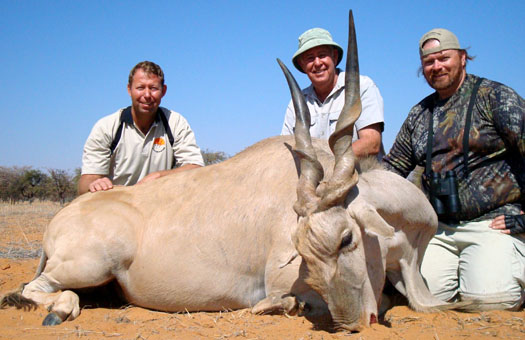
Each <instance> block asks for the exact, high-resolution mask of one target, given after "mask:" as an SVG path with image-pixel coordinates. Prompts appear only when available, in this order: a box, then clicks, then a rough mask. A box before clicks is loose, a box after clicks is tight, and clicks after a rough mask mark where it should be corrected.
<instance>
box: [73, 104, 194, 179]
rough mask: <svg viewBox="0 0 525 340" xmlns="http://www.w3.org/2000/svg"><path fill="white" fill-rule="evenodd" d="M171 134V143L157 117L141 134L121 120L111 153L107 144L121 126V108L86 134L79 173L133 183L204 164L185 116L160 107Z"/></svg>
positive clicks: (130, 124)
mask: <svg viewBox="0 0 525 340" xmlns="http://www.w3.org/2000/svg"><path fill="white" fill-rule="evenodd" d="M161 109H162V111H163V113H164V115H165V116H166V118H167V120H168V124H169V126H170V129H171V131H172V134H173V139H174V141H173V146H171V145H170V142H169V138H168V135H167V133H166V130H165V128H164V124H163V123H162V121H161V120H160V119H156V120H155V121H154V122H153V125H152V126H151V128H150V129H149V131H148V133H147V134H146V135H144V134H143V133H142V132H141V131H140V129H138V128H137V126H136V125H135V123H134V122H132V121H131V122H124V126H123V129H122V135H121V137H120V141H119V143H118V145H117V147H116V148H115V150H114V152H113V154H112V155H110V153H111V152H110V146H111V143H112V142H113V139H115V135H116V133H117V130H118V127H119V125H120V114H121V112H122V110H123V109H120V110H118V111H117V112H115V113H113V114H111V115H109V116H106V117H104V118H102V119H100V120H99V121H98V122H97V123H96V124H95V126H93V129H92V130H91V133H90V134H89V137H88V139H87V140H86V144H85V145H84V152H83V155H82V175H85V174H95V175H103V176H108V177H109V178H110V179H111V180H112V182H113V184H116V185H133V184H135V183H137V182H138V181H140V180H141V179H142V178H144V177H145V176H146V175H148V174H150V173H152V172H155V171H161V170H168V169H173V168H175V167H178V166H181V165H185V164H196V165H201V166H204V161H203V158H202V154H201V150H200V149H199V147H198V146H197V142H196V140H195V135H194V134H193V131H192V130H191V128H190V126H189V124H188V122H187V121H186V119H185V118H184V117H182V116H181V115H180V114H178V113H177V112H175V111H171V110H168V109H165V108H161Z"/></svg>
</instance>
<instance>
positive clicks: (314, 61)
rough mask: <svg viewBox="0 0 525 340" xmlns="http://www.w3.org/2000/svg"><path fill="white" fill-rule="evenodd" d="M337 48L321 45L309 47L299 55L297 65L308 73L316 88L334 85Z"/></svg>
mask: <svg viewBox="0 0 525 340" xmlns="http://www.w3.org/2000/svg"><path fill="white" fill-rule="evenodd" d="M337 58H338V55H337V50H336V49H335V48H332V47H330V46H326V45H321V46H317V47H314V48H311V49H309V50H307V51H306V52H304V53H303V54H301V56H300V57H299V60H298V62H299V66H301V68H302V69H303V71H304V72H305V73H306V75H308V78H310V81H311V82H312V84H313V85H314V87H315V88H316V89H318V88H326V87H332V88H333V86H335V83H336V77H335V61H336V60H337Z"/></svg>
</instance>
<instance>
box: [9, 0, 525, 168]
mask: <svg viewBox="0 0 525 340" xmlns="http://www.w3.org/2000/svg"><path fill="white" fill-rule="evenodd" d="M350 8H351V9H353V12H354V18H355V22H356V31H357V41H358V48H359V57H360V68H361V73H362V74H365V75H368V76H370V77H371V78H372V79H373V80H374V81H375V82H376V84H377V85H378V87H379V89H380V91H381V94H382V96H383V99H384V102H385V122H386V125H385V132H384V134H383V138H384V144H385V148H386V150H387V151H388V150H389V149H390V147H391V146H392V143H393V141H394V139H395V136H396V134H397V132H398V130H399V128H400V126H401V124H402V122H403V120H404V119H405V117H406V115H407V113H408V111H409V109H410V108H411V106H412V105H414V104H415V103H417V102H418V101H419V100H421V99H422V98H423V97H424V96H426V95H427V94H429V93H430V92H431V90H430V88H429V87H428V86H427V85H426V83H425V81H424V79H423V78H422V77H418V75H417V69H418V66H419V60H418V50H417V43H418V40H419V38H420V37H421V36H422V35H423V33H425V32H426V31H428V30H430V29H431V28H434V27H444V28H448V29H450V30H452V31H453V32H455V33H456V35H457V36H458V38H459V40H460V43H461V44H462V45H464V46H467V47H468V46H470V49H469V53H470V54H472V55H474V56H476V57H477V58H476V60H474V61H473V62H471V63H469V65H468V67H467V71H468V72H471V73H474V74H478V75H482V76H484V77H487V78H490V79H493V80H497V81H500V82H502V83H504V84H507V85H509V86H511V87H512V88H514V89H515V90H516V91H517V92H518V93H520V95H521V96H525V79H524V76H525V71H524V70H525V47H524V46H525V28H524V21H523V13H525V1H523V0H515V1H457V0H456V1H370V0H368V1H337V0H332V1H326V2H324V1H310V0H307V1H284V0H282V1H272V0H266V1H247V0H244V1H201V0H194V1H97V0H94V1H71V0H68V1H15V0H2V1H0V45H1V46H2V49H1V51H2V53H0V62H1V64H2V65H3V69H2V77H1V78H0V79H1V80H0V93H1V94H2V105H1V106H0V115H1V118H2V122H3V129H2V130H3V131H2V133H0V166H33V167H35V168H43V169H46V168H54V169H64V170H73V169H74V168H76V167H80V166H81V156H82V148H83V145H84V142H85V140H86V138H87V136H88V134H89V132H90V130H91V128H92V126H93V124H94V123H95V122H96V121H97V120H98V119H99V118H101V117H103V116H105V115H108V114H110V113H112V112H115V111H116V110H117V109H119V108H121V107H124V106H127V105H129V103H130V99H129V96H128V94H127V91H126V84H127V76H128V73H129V71H130V69H131V68H132V67H133V66H134V65H135V64H136V63H137V62H139V61H142V60H151V61H154V62H156V63H158V64H159V65H160V66H161V67H162V68H163V69H164V72H165V74H166V84H167V86H168V92H167V94H166V96H165V97H164V99H163V101H162V106H165V107H168V108H170V109H172V110H175V111H177V112H179V113H181V114H182V115H183V116H185V117H186V118H187V120H188V121H189V123H190V125H191V126H192V128H193V130H194V132H195V134H196V137H197V142H198V144H199V145H200V146H201V148H203V149H210V150H214V151H224V152H226V153H228V154H230V155H233V154H235V153H237V152H239V151H241V150H243V149H244V148H246V147H247V146H249V145H251V144H253V143H255V142H257V141H259V140H261V139H264V138H266V137H270V136H274V135H277V134H279V133H280V130H281V126H282V121H283V117H284V111H285V108H286V105H287V104H288V101H289V98H290V95H289V92H288V88H287V85H286V82H285V80H284V77H283V75H282V73H281V71H280V69H279V67H278V65H277V63H276V61H275V59H276V58H280V59H281V60H283V61H284V62H285V63H286V64H287V65H288V66H289V68H290V69H291V70H292V71H293V74H294V75H295V77H296V78H297V80H298V82H299V84H300V85H301V86H302V87H305V86H307V85H308V84H309V82H308V80H307V78H306V76H305V75H303V74H301V73H299V72H298V71H296V70H295V69H293V66H292V63H291V57H292V55H293V53H294V52H295V50H296V49H297V38H298V36H299V35H300V34H301V33H302V32H304V31H305V30H307V29H309V28H312V27H322V28H325V29H328V30H329V31H330V32H331V33H332V35H333V37H334V40H335V41H337V42H338V43H339V44H340V45H341V46H343V47H345V49H346V44H347V36H346V35H347V25H348V20H347V18H348V10H349V9H350ZM342 65H343V64H342Z"/></svg>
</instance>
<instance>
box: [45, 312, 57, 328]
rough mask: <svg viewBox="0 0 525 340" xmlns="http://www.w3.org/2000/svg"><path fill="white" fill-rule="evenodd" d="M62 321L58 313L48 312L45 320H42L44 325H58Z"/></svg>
mask: <svg viewBox="0 0 525 340" xmlns="http://www.w3.org/2000/svg"><path fill="white" fill-rule="evenodd" d="M61 323H62V319H61V318H60V317H59V316H58V315H57V314H56V313H53V312H51V313H49V314H47V316H46V318H45V319H44V321H42V326H56V325H60V324H61Z"/></svg>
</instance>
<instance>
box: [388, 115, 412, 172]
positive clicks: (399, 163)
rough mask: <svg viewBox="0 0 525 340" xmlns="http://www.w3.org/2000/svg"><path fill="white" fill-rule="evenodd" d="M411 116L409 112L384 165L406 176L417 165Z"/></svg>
mask: <svg viewBox="0 0 525 340" xmlns="http://www.w3.org/2000/svg"><path fill="white" fill-rule="evenodd" d="M412 110H414V109H412ZM411 113H412V112H411ZM410 117H411V115H410V113H409V116H408V118H407V119H406V120H405V122H404V123H403V125H402V126H401V129H400V130H399V133H398V134H397V136H396V139H395V141H394V145H392V148H391V149H390V152H389V153H388V154H387V155H386V156H385V157H383V166H384V167H385V168H387V169H388V170H390V171H392V172H395V173H397V174H398V175H401V176H403V177H405V178H406V177H407V176H408V175H409V174H410V172H411V171H412V170H414V168H415V167H416V165H417V163H416V160H415V159H414V149H413V145H412V130H413V129H412V128H411V123H410Z"/></svg>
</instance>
